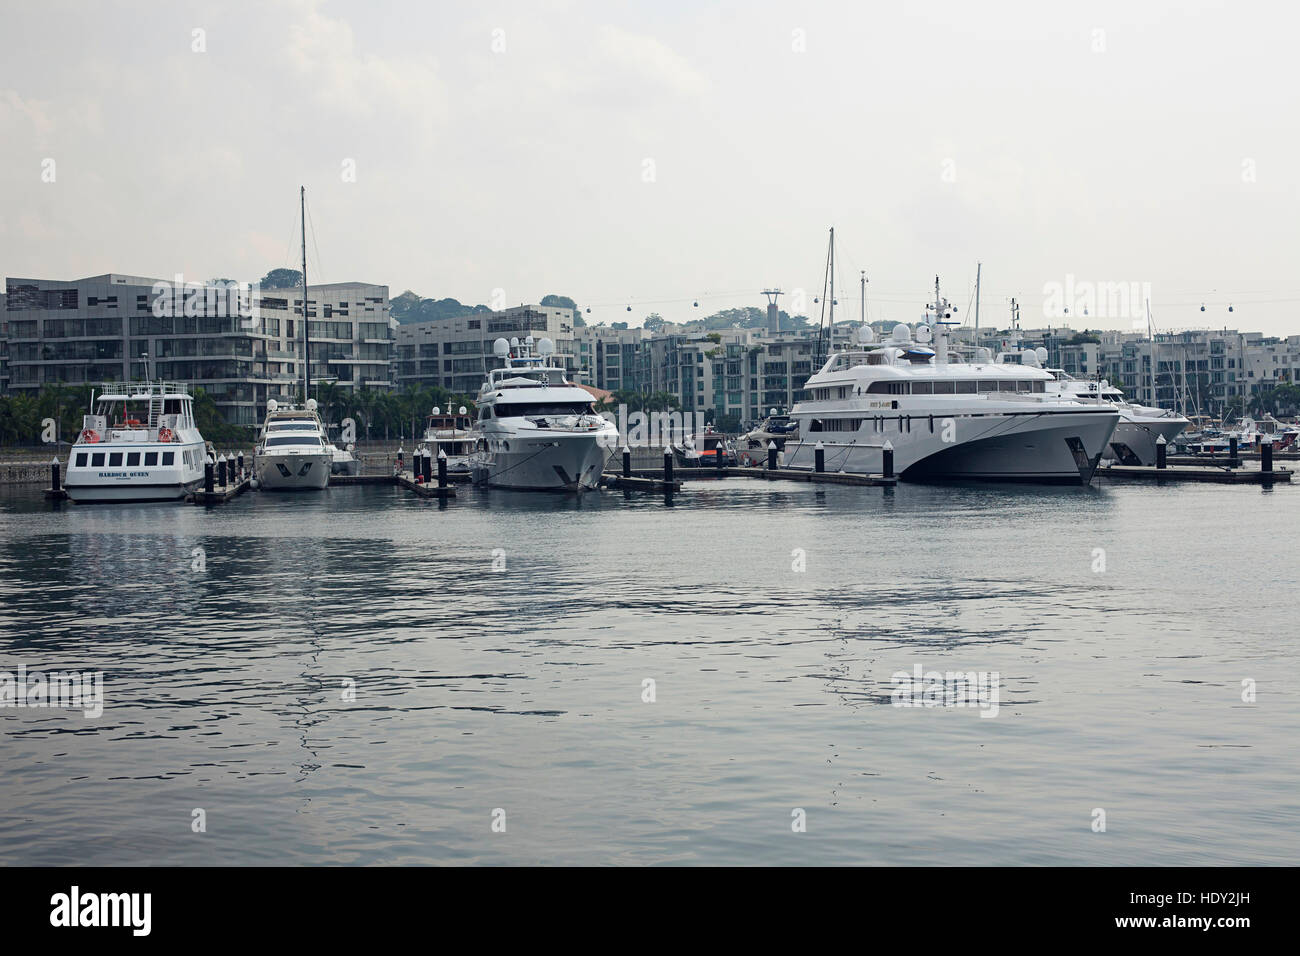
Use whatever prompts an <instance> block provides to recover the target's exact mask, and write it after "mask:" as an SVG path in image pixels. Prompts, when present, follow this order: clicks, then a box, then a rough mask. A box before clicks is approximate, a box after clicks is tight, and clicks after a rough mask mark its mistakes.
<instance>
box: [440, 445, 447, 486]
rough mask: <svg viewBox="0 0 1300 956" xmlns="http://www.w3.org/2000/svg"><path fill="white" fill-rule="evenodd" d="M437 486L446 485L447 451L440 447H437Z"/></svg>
mask: <svg viewBox="0 0 1300 956" xmlns="http://www.w3.org/2000/svg"><path fill="white" fill-rule="evenodd" d="M438 487H439V488H446V487H447V452H446V451H445V450H444V449H442V448H439V449H438Z"/></svg>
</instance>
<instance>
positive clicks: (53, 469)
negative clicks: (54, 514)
mask: <svg viewBox="0 0 1300 956" xmlns="http://www.w3.org/2000/svg"><path fill="white" fill-rule="evenodd" d="M50 490H51V491H58V490H59V456H58V455H55V456H54V460H53V461H52V462H50Z"/></svg>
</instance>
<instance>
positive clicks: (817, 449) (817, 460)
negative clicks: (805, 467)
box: [813, 442, 826, 474]
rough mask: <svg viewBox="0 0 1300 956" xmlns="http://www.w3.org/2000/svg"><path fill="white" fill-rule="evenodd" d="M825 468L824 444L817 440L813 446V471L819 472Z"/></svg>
mask: <svg viewBox="0 0 1300 956" xmlns="http://www.w3.org/2000/svg"><path fill="white" fill-rule="evenodd" d="M825 470H826V446H825V445H823V444H822V443H821V442H818V443H817V444H816V445H815V446H814V447H813V471H815V472H817V473H818V474H821V473H822V472H824V471H825Z"/></svg>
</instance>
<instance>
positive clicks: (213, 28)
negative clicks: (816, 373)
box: [0, 0, 1300, 334]
mask: <svg viewBox="0 0 1300 956" xmlns="http://www.w3.org/2000/svg"><path fill="white" fill-rule="evenodd" d="M1296 10H1297V8H1296V7H1294V6H1290V5H1285V4H1280V3H1273V4H1258V5H1256V4H1251V3H1240V2H1238V3H1230V4H1229V3H1223V4H1219V3H1197V2H1178V3H1172V2H1171V3H1157V2H1150V3H1141V2H1139V3H1132V2H1127V3H1095V2H1094V3H1087V4H1084V3H1072V4H1066V5H1060V4H1044V3H1041V2H1024V3H978V4H977V3H970V2H951V3H948V2H935V3H897V2H894V3H888V4H885V3H861V2H856V3H825V4H819V3H809V2H802V0H801V2H797V3H796V2H786V0H780V2H743V3H729V4H719V5H713V6H710V5H707V4H697V3H684V2H676V0H646V2H642V3H608V2H606V3H578V2H572V3H565V2H558V3H550V4H547V3H541V2H528V3H492V2H477V0H476V2H473V3H464V2H456V3H451V2H437V3H376V2H357V3H352V2H311V0H283V2H277V0H273V2H258V3H252V2H249V3H228V4H217V3H212V4H204V3H185V2H166V3H164V2H135V3H129V2H121V3H95V4H90V3H59V2H51V0H41V2H39V3H18V2H15V0H3V14H2V18H3V23H4V31H3V33H4V36H5V53H4V56H3V59H2V60H0V171H2V172H3V175H2V176H0V270H3V272H4V274H5V275H6V276H20V277H38V278H51V279H64V278H77V277H81V276H86V275H94V274H99V273H104V272H110V271H112V272H123V273H129V274H137V275H147V276H171V275H172V274H174V273H176V272H184V273H185V274H186V275H187V277H190V278H200V279H202V278H209V277H215V276H228V277H234V278H241V279H250V280H251V279H257V278H258V277H260V276H261V275H262V274H263V273H265V272H266V271H267V270H268V269H270V268H274V267H277V266H294V267H296V263H297V260H298V256H299V253H298V246H297V243H298V239H297V235H296V230H297V216H298V186H299V184H303V185H306V187H307V196H308V207H309V211H310V213H311V218H312V222H313V224H314V229H313V230H312V231H313V232H314V241H315V246H317V247H319V262H317V255H316V250H315V247H312V248H311V249H310V256H309V265H310V270H311V272H312V281H313V282H315V281H318V280H319V281H326V282H330V281H344V280H353V279H355V280H363V281H369V282H376V283H382V284H386V285H388V286H389V288H390V291H391V294H393V295H396V294H398V293H399V292H401V291H402V290H404V289H408V288H409V289H413V290H415V291H416V292H418V293H420V294H421V295H425V296H436V297H444V296H453V297H455V298H457V299H460V300H461V301H463V302H470V303H478V302H483V303H489V302H490V301H491V300H492V298H493V294H494V290H497V289H500V290H503V292H502V293H501V295H502V296H503V297H504V301H505V303H506V304H517V303H520V302H535V301H536V300H537V299H539V298H540V297H541V296H542V295H545V294H546V293H558V294H563V295H569V296H572V297H573V298H574V299H576V300H577V301H578V302H579V304H580V305H582V306H583V307H587V306H590V307H591V309H592V314H591V315H590V316H588V320H589V321H593V322H594V321H600V320H604V321H620V320H632V321H633V322H634V324H635V323H637V322H639V320H640V319H642V318H643V317H644V316H645V315H646V314H647V313H649V312H652V311H657V312H659V313H661V314H662V315H663V316H664V317H665V318H669V319H678V320H682V319H689V318H692V317H695V316H699V315H702V314H706V313H708V312H712V311H714V310H716V309H719V308H725V307H731V306H738V305H761V304H762V302H763V299H762V296H761V295H760V294H759V291H760V290H761V289H762V288H763V287H765V286H772V285H775V286H780V287H782V288H783V289H786V290H789V291H793V290H798V289H803V290H806V291H805V296H806V300H805V301H806V310H808V311H810V312H811V314H812V315H813V316H814V318H815V317H816V309H817V308H818V307H817V306H815V305H813V303H812V296H813V295H816V294H819V293H820V290H821V283H822V275H823V269H824V261H825V254H826V240H827V229H828V228H829V227H830V226H835V228H836V234H837V250H838V259H839V269H838V274H839V277H838V279H837V283H839V287H841V288H842V287H843V286H844V285H847V286H849V288H848V289H846V290H845V291H844V294H843V295H841V296H840V309H839V313H838V314H837V318H842V317H847V316H848V315H854V316H855V315H857V314H858V310H859V295H858V290H859V275H860V270H866V273H867V275H868V277H869V279H870V284H869V285H868V306H869V311H870V317H871V318H872V319H880V318H889V319H892V320H895V321H915V320H916V319H917V318H919V316H920V310H921V306H922V303H923V302H924V301H925V300H926V296H927V294H928V293H932V291H933V290H932V285H933V281H934V276H935V274H936V273H938V274H940V275H941V277H942V279H943V282H944V291H945V293H946V294H947V295H948V296H949V298H951V299H952V300H953V301H954V302H955V303H957V304H958V306H959V309H960V310H961V313H963V314H964V313H965V312H966V307H967V303H969V302H970V301H971V298H972V295H973V289H974V279H975V264H976V262H977V261H980V262H982V263H983V279H984V281H983V295H982V312H981V320H982V324H987V323H997V324H1005V320H1006V316H1007V311H1008V300H1009V298H1010V297H1011V296H1016V297H1017V298H1018V299H1019V301H1020V302H1021V303H1022V309H1021V320H1022V324H1023V325H1024V326H1026V327H1031V326H1038V325H1043V324H1046V322H1047V320H1046V319H1045V318H1044V308H1045V304H1047V303H1049V300H1050V299H1051V295H1050V292H1051V290H1052V288H1053V286H1052V284H1053V283H1055V284H1057V286H1059V287H1061V288H1064V287H1066V284H1067V283H1072V284H1073V289H1074V290H1075V292H1076V294H1082V293H1086V291H1087V290H1088V289H1089V288H1095V286H1096V285H1097V284H1101V283H1125V284H1128V283H1135V284H1137V287H1136V288H1137V289H1138V290H1141V294H1138V295H1135V296H1134V298H1135V299H1141V298H1145V292H1146V289H1145V287H1146V286H1149V291H1150V297H1151V300H1152V301H1151V305H1152V309H1153V312H1154V317H1155V322H1156V325H1157V327H1158V328H1161V329H1164V328H1185V327H1216V328H1219V327H1223V326H1225V325H1229V326H1231V327H1240V328H1243V329H1250V330H1254V329H1259V330H1263V331H1266V332H1270V333H1273V334H1285V333H1300V317H1298V316H1297V307H1298V306H1300V274H1298V271H1297V270H1298V263H1300V238H1298V237H1300V160H1298V159H1297V157H1300V123H1297V119H1296V118H1297V117H1298V116H1300V80H1298V79H1297V77H1300V67H1297V56H1298V54H1297V53H1296V44H1297V39H1296V36H1297V32H1296V26H1297V24H1298V23H1300V14H1297V12H1296ZM196 30H198V31H202V32H201V33H198V34H196V33H195V31H196ZM196 47H201V48H202V49H201V50H199V51H196V49H195V48H196ZM49 160H53V161H54V162H53V165H52V166H51V164H50V163H49V162H48V161H49ZM352 170H354V171H355V175H349V173H350V172H351V171H352ZM51 173H52V174H53V177H52V178H53V182H48V181H45V180H46V179H49V178H51ZM309 245H310V237H309ZM1071 277H1072V278H1071ZM1089 284H1092V285H1091V286H1090V285H1089ZM1081 290H1082V292H1081ZM838 291H839V288H837V292H838ZM697 300H698V301H699V303H700V307H699V308H698V309H696V308H693V307H692V302H693V301H697ZM787 301H788V300H786V299H783V300H782V304H783V306H785V305H786V303H787ZM1080 301H1082V300H1080ZM1202 302H1204V304H1205V306H1206V311H1205V312H1202V311H1201V310H1200V306H1201V304H1202ZM1230 303H1231V304H1233V305H1234V307H1235V311H1234V313H1233V314H1229V313H1228V311H1227V309H1228V305H1229V304H1230ZM628 305H631V306H632V309H633V311H632V312H628V311H627V310H626V307H627V306H628ZM845 310H848V311H847V313H846V311H845ZM1075 311H1077V310H1072V313H1073V312H1075ZM1097 311H1098V310H1097V308H1096V307H1094V309H1093V310H1092V311H1091V312H1090V315H1089V317H1087V318H1086V319H1085V318H1083V317H1078V318H1075V316H1074V315H1073V314H1072V315H1071V319H1072V322H1071V324H1074V325H1075V326H1076V327H1078V326H1081V325H1085V324H1086V325H1089V326H1092V327H1105V328H1130V327H1132V326H1133V324H1134V321H1135V320H1137V321H1140V316H1135V315H1133V314H1128V313H1126V314H1121V315H1116V316H1113V317H1109V318H1106V319H1100V320H1099V319H1098V318H1097ZM1132 311H1133V310H1132V309H1130V310H1129V312H1130V313H1131V312H1132Z"/></svg>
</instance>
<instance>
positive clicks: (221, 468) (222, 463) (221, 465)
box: [217, 455, 226, 488]
mask: <svg viewBox="0 0 1300 956" xmlns="http://www.w3.org/2000/svg"><path fill="white" fill-rule="evenodd" d="M217 484H219V485H220V486H221V487H222V488H224V487H226V456H225V455H222V456H221V457H220V458H218V459H217Z"/></svg>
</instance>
